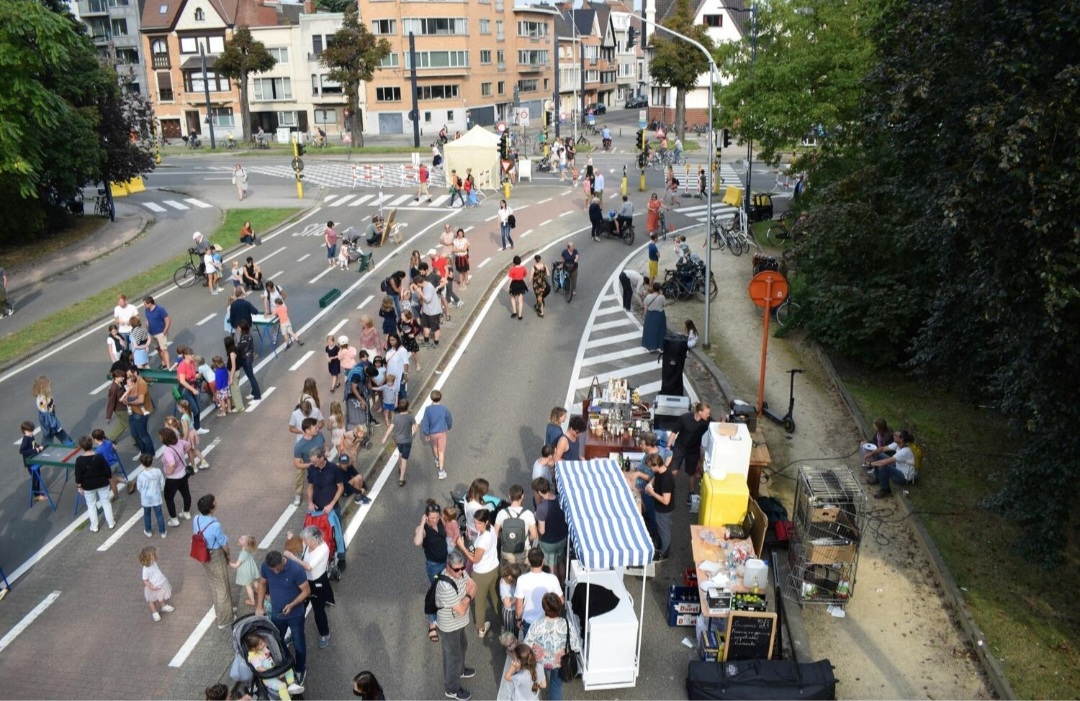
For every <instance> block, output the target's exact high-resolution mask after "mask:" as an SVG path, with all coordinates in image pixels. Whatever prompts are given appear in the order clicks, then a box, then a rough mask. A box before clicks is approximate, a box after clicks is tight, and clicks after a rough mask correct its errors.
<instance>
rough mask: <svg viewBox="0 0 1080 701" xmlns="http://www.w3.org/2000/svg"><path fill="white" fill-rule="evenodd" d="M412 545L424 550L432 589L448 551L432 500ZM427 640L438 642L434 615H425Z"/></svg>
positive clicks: (440, 508) (425, 507) (425, 567)
mask: <svg viewBox="0 0 1080 701" xmlns="http://www.w3.org/2000/svg"><path fill="white" fill-rule="evenodd" d="M413 545H415V546H416V547H418V548H423V550H424V570H425V571H426V572H427V578H428V587H429V588H430V587H434V586H435V583H436V582H437V581H438V578H439V573H440V572H442V569H443V567H445V566H446V555H447V553H448V551H449V548H448V546H447V542H446V526H444V525H443V522H442V507H441V506H439V504H438V503H437V502H436V501H435V500H434V499H428V500H427V504H426V505H425V506H424V514H423V516H421V517H420V525H419V526H417V527H416V531H415V532H414V533H413ZM425 615H426V616H427V620H428V640H430V641H431V642H433V643H437V642H439V631H438V629H437V628H436V627H435V613H434V612H432V613H427V612H426V611H425Z"/></svg>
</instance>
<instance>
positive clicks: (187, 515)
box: [177, 511, 191, 525]
mask: <svg viewBox="0 0 1080 701" xmlns="http://www.w3.org/2000/svg"><path fill="white" fill-rule="evenodd" d="M180 518H182V519H184V520H185V521H190V520H191V514H190V513H188V512H187V511H181V512H180ZM177 525H179V524H177Z"/></svg>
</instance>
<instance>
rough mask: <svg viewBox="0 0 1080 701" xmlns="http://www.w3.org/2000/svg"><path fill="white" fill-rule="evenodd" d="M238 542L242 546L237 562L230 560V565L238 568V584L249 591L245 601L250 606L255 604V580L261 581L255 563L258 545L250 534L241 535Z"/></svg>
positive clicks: (235, 568)
mask: <svg viewBox="0 0 1080 701" xmlns="http://www.w3.org/2000/svg"><path fill="white" fill-rule="evenodd" d="M236 544H237V545H239V546H240V552H239V553H238V554H237V557H236V562H230V563H229V567H232V568H233V569H234V570H236V584H237V585H238V586H241V587H243V588H244V591H245V592H247V600H246V601H244V603H245V604H247V605H248V606H254V605H255V582H257V581H259V576H260V575H259V566H258V565H257V564H255V551H256V550H257V546H256V544H255V538H254V537H253V536H249V535H242V536H240V538H239V540H237V541H236Z"/></svg>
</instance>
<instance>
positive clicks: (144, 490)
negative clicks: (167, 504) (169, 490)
mask: <svg viewBox="0 0 1080 701" xmlns="http://www.w3.org/2000/svg"><path fill="white" fill-rule="evenodd" d="M139 464H140V465H142V466H143V471H142V472H140V473H139V476H138V477H136V478H135V487H136V488H137V489H138V490H139V503H140V504H142V510H143V535H144V536H146V537H147V538H150V537H152V536H153V535H154V534H153V531H152V529H153V527H154V524H153V521H152V520H151V518H150V516H151V514H152V515H154V516H157V524H158V532H159V533H161V537H162V538H165V537H166V536H167V534H166V531H165V514H163V513H162V511H161V504H162V494H163V493H164V491H165V475H164V473H162V471H161V468H159V467H157V466H156V465H154V456H153V455H149V454H147V453H143V454H142V455H140V456H139Z"/></svg>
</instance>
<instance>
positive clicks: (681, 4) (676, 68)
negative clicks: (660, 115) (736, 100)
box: [649, 0, 714, 139]
mask: <svg viewBox="0 0 1080 701" xmlns="http://www.w3.org/2000/svg"><path fill="white" fill-rule="evenodd" d="M661 24H662V25H663V26H665V27H667V28H668V29H670V30H672V31H674V32H678V33H679V34H682V35H683V36H686V37H689V38H691V39H693V40H694V41H696V42H698V43H699V44H701V45H702V46H704V47H705V49H706V50H708V51H709V52H710V53H712V52H713V50H714V47H713V42H712V39H711V38H710V37H709V34H708V29H707V28H706V27H705V26H704V25H700V24H694V16H693V12H692V11H691V9H690V0H678V1H677V2H676V4H675V13H674V14H673V15H672V16H671V17H669V18H668V19H667V20H666V21H664V22H662V23H661ZM649 44H650V46H652V48H653V54H652V59H651V60H650V61H649V74H650V75H651V76H652V78H653V80H654V81H655V82H656V83H659V84H661V85H668V86H670V87H673V88H675V124H676V127H675V130H676V132H678V134H679V138H680V139H684V138H686V93H687V91H688V90H692V89H693V88H694V86H696V85H697V82H698V78H699V77H700V76H701V74H702V73H708V72H709V60H708V59H707V58H706V57H705V56H704V55H702V53H701V51H700V50H699V49H698V48H697V47H696V46H691V45H690V44H688V43H686V42H685V41H683V40H682V39H676V38H674V37H672V36H671V35H670V34H667V33H665V32H664V31H663V30H661V29H658V30H656V31H655V32H653V33H652V38H651V39H650V41H649Z"/></svg>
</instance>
